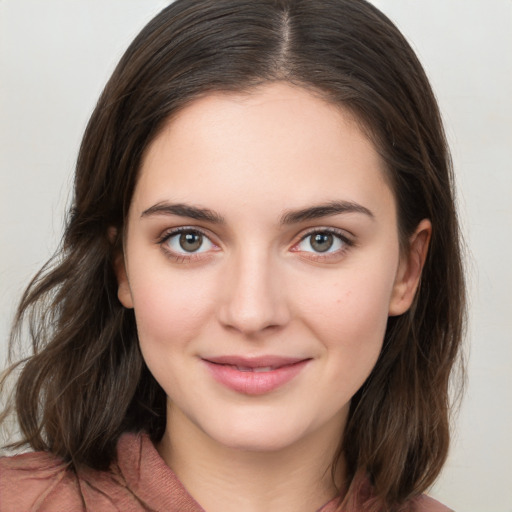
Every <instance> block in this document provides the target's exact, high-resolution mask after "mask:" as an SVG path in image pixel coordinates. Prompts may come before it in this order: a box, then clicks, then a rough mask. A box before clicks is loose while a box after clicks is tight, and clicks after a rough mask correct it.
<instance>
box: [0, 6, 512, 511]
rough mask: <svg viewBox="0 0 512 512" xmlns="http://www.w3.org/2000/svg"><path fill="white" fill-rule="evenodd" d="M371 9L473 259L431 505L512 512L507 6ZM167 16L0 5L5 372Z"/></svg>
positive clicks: (510, 14) (0, 320)
mask: <svg viewBox="0 0 512 512" xmlns="http://www.w3.org/2000/svg"><path fill="white" fill-rule="evenodd" d="M374 3H375V4H376V5H377V6H378V7H380V8H381V9H382V10H383V11H384V12H385V13H386V14H388V16H390V17H391V18H392V19H393V20H394V21H395V22H396V23H397V24H398V26H399V28H400V29H401V30H402V31H403V32H404V34H405V35H406V36H407V37H408V38H409V40H410V41H411V42H412V44H413V46H414V48H415V49H416V51H417V52H418V54H419V56H420V59H421V60H422V62H423V64H424V66H425V68H426V70H427V73H428V74H429V76H430V78H431V81H432V83H433V86H434V89H435V90H436V92H437V95H438V98H439V101H440V104H441V109H442V111H443V114H444V118H445V121H446V126H447V131H448V135H449V139H450V141H451V145H452V150H453V156H454V162H455V167H456V170H457V176H458V184H459V200H460V211H461V216H462V222H463V227H464V232H465V236H466V241H467V245H468V249H469V269H470V292H471V310H470V321H471V323H470V331H469V339H468V346H469V345H471V352H470V359H469V374H468V375H469V384H468V388H467V394H466V398H465V401H464V403H463V407H462V410H461V413H460V415H459V420H458V423H457V427H456V432H455V443H454V446H453V449H452V452H451V456H450V459H449V461H448V464H447V466H446V469H445V471H444V472H443V474H442V476H441V478H440V480H439V482H438V484H437V485H436V486H435V488H434V489H433V495H434V496H436V497H437V498H438V499H440V500H442V501H444V502H445V503H446V504H448V505H450V506H451V507H453V508H454V509H456V510H457V511H459V512H462V511H469V512H512V462H511V461H512V378H511V374H512V334H511V332H512V320H511V319H512V300H511V292H510V290H511V288H512V272H511V268H512V265H511V262H512V237H511V236H510V232H511V229H512V199H511V198H512V170H511V162H512V99H511V96H512V1H510V0H430V1H428V2H427V1H421V2H420V1H418V0H416V1H414V0H374ZM166 4H167V2H166V1H157V0H73V1H71V0H45V1H41V0H0V109H1V110H0V111H1V118H0V173H1V174H0V180H1V181H0V247H1V250H0V310H1V315H0V340H1V342H0V343H1V344H0V367H1V366H2V365H3V364H4V363H3V361H4V359H5V353H6V338H7V332H8V326H9V324H10V321H11V317H12V313H13V311H14V303H15V302H16V301H17V300H18V298H19V296H20V294H21V291H22V289H23V287H24V286H25V285H26V283H27V281H28V279H29V278H30V277H31V276H32V275H33V273H34V272H35V271H36V270H37V269H38V268H39V266H40V265H41V264H42V263H43V262H44V261H45V260H46V259H47V258H48V257H49V256H50V255H51V253H52V251H53V250H54V249H55V247H56V245H57V243H58V240H59V237H60V233H61V230H62V223H63V221H62V218H63V217H62V212H63V211H64V208H65V205H66V204H67V202H68V199H69V186H70V183H71V175H72V170H73V165H74V161H75V158H76V153H77V148H78V144H79V141H80V138H81V135H82V132H83V130H84V128H85V123H86V122H87V119H88V116H89V115H90V113H91V111H92V108H93V106H94V103H95V101H96V99H97V97H98V95H99V93H100V91H101V89H102V87H103V85H104V83H105V81H106V79H107V78H108V76H109V74H110V73H111V71H112V69H113V66H114V65H115V63H116V62H117V60H118V58H119V57H120V56H121V53H122V52H123V50H124V49H125V48H126V46H127V44H128V43H129V42H130V41H131V39H132V38H133V37H134V36H135V34H136V33H137V32H138V31H139V29H140V28H142V26H143V25H144V24H145V23H146V22H147V21H148V20H149V19H150V18H151V17H152V15H154V14H155V13H156V12H157V11H158V10H160V8H162V7H164V6H165V5H166Z"/></svg>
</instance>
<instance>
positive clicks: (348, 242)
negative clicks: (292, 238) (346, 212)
mask: <svg viewBox="0 0 512 512" xmlns="http://www.w3.org/2000/svg"><path fill="white" fill-rule="evenodd" d="M319 234H321V235H332V236H334V237H335V238H336V239H338V240H339V241H340V242H341V243H342V244H343V246H342V248H341V249H338V250H337V251H334V252H325V253H321V252H314V251H300V250H298V249H294V248H295V247H297V246H298V245H299V244H301V243H302V242H303V241H305V240H307V239H308V238H309V237H312V236H313V235H319ZM310 244H311V242H310ZM354 245H355V242H354V240H352V239H351V238H349V237H348V236H347V235H346V233H345V232H344V231H342V230H339V229H335V228H314V229H311V230H310V231H308V232H307V233H305V234H304V235H303V236H302V237H301V239H300V240H299V241H298V242H297V243H296V244H294V246H293V247H292V251H294V252H303V253H307V254H308V255H307V256H304V257H305V258H307V259H310V260H313V261H319V262H324V261H328V260H331V259H338V258H340V257H341V256H343V255H344V254H345V253H346V252H347V251H349V250H350V248H352V247H353V246H354Z"/></svg>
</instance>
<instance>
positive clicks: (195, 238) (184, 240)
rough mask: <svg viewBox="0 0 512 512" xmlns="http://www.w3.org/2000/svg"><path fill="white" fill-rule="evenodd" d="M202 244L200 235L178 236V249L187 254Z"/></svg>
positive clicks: (183, 234)
mask: <svg viewBox="0 0 512 512" xmlns="http://www.w3.org/2000/svg"><path fill="white" fill-rule="evenodd" d="M202 243H203V235H201V233H182V234H181V236H180V247H181V248H182V249H183V250H184V251H187V252H194V251H197V249H199V248H200V247H201V244H202Z"/></svg>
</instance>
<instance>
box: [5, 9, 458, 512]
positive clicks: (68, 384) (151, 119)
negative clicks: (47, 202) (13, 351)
mask: <svg viewBox="0 0 512 512" xmlns="http://www.w3.org/2000/svg"><path fill="white" fill-rule="evenodd" d="M276 80H284V81H288V82H291V83H294V84H296V85H299V86H302V87H306V88H309V89H311V90H313V91H315V92H317V93H320V94H321V95H322V97H324V98H325V99H326V100H328V101H330V102H333V103H335V104H338V105H343V106H344V107H345V108H348V109H349V110H350V111H351V112H353V113H354V114H355V116H356V118H357V119H358V120H359V121H360V122H361V124H362V126H364V128H365V130H366V132H367V133H368V136H369V137H371V139H372V140H373V142H374V143H375V145H376V147H377V149H378V151H379V152H380V154H381V156H382V158H383V160H384V162H385V163H386V167H387V171H388V177H389V181H390V183H391V186H392V188H393V190H394V193H395V197H396V201H397V208H398V217H399V230H400V235H401V243H402V248H403V250H407V239H408V236H409V235H410V234H412V233H413V232H414V230H415V228H416V226H417V225H418V223H419V222H420V220H422V219H424V218H428V219H430V220H431V222H432V226H433V230H432V239H431V244H430V250H429V254H428V257H427V261H426V264H425V267H424V270H423V274H422V280H421V285H420V288H419V290H418V292H417V295H416V297H415V301H414V303H413V306H412V307H411V308H410V310H409V311H408V312H407V313H405V314H403V315H401V316H398V317H391V318H389V322H388V326H387V331H386V335H385V339H384V346H383V350H382V352H381V355H380V358H379V360H378V362H377V364H376V366H375V368H374V370H373V372H372V373H371V375H370V377H369V378H368V379H367V381H366V382H365V384H364V385H363V387H362V388H361V389H360V390H359V391H358V392H357V394H356V395H355V396H354V398H353V399H352V403H351V411H350V416H349V420H348V425H347V427H346V430H345V433H344V436H343V439H342V441H341V443H340V450H339V453H338V454H337V455H336V457H335V460H334V464H333V468H335V466H336V461H338V460H340V457H343V458H344V460H345V461H346V465H347V470H348V483H350V482H354V481H355V480H356V479H355V477H356V475H360V474H364V475H367V476H368V477H369V481H370V482H371V484H372V498H371V499H369V500H367V503H366V505H367V506H368V507H369V508H372V507H373V508H374V509H377V508H378V509H379V510H383V509H384V510H398V508H399V506H400V505H401V504H403V503H405V502H406V501H407V500H408V499H410V498H411V497H413V496H415V495H417V494H419V493H421V492H423V491H424V490H425V489H426V488H427V487H428V486H430V485H431V484H432V482H433V481H434V479H435V478H436V476H437V475H438V474H439V472H440V469H441V467H442V465H443V463H444V461H445V458H446V455H447V450H448V443H449V422H448V420H449V394H448V387H449V378H450V374H451V371H452V367H453V365H454V363H455V362H456V361H457V356H458V352H459V346H460V342H461V338H462V329H463V317H464V283H463V273H462V266H461V257H460V235H459V231H458V223H457V218H456V212H455V207H454V197H453V177H452V171H451V164H450V158H449V153H448V149H447V144H446V140H445V136H444V133H443V128H442V123H441V119H440V114H439V111H438V107H437V104H436V101H435V98H434V95H433V93H432V90H431V88H430V86H429V83H428V80H427V78H426V76H425V73H424V71H423V69H422V67H421V65H420V63H419V62H418V60H417V58H416V56H415V54H414V52H413V51H412V49H411V48H410V46H409V45H408V44H407V42H406V41H405V39H404V38H403V36H402V35H401V34H400V32H399V31H398V30H397V28H396V27H395V26H394V25H393V24H392V23H391V22H390V21H389V20H388V19H387V18H386V17H385V16H384V15H383V14H382V13H381V12H379V11H378V10H377V9H376V8H375V7H373V6H372V5H371V4H369V3H367V2H366V1H364V0H258V1H254V0H177V1H176V2H174V3H172V4H171V5H170V6H169V7H167V8H166V9H164V10H163V11H162V12H161V13H160V14H159V15H158V16H156V17H155V18H154V19H153V20H152V21H151V22H150V23H149V24H148V25H147V26H146V27H145V28H144V29H143V30H142V32H141V33H140V34H139V35H138V36H137V37H136V39H135V40H134V41H133V43H132V44H131V45H130V47H129V48H128V49H127V51H126V53H125V54H124V56H123V57H122V59H121V61H120V63H119V65H118V66H117V68H116V70H115V71H114V73H113V75H112V77H111V79H110V80H109V82H108V84H107V86H106V87H105V90H104V91H103V94H102V95H101V97H100V99H99V102H98V104H97V106H96V108H95V110H94V112H93V114H92V117H91V119H90V121H89V124H88V127H87V129H86V132H85V135H84V138H83V142H82V145H81V149H80V154H79V158H78V162H77V168H76V176H75V184H74V201H73V205H72V209H71V211H70V214H69V218H68V222H67V227H66V231H65V235H64V238H63V242H62V247H61V249H60V251H59V253H58V254H57V256H56V257H55V258H54V259H53V260H52V261H51V262H49V264H47V265H46V266H45V267H44V268H43V269H42V270H41V271H40V272H39V273H38V275H37V276H36V277H35V278H34V280H33V281H32V282H31V284H30V285H29V287H28V289H27V291H26V292H25V294H24V296H23V298H22V301H21V304H20V306H19V310H18V313H17V317H16V321H15V327H14V329H13V335H12V339H11V344H13V343H14V341H15V340H16V339H17V338H19V337H20V333H21V331H22V326H23V325H24V324H25V321H27V324H28V325H29V327H30V331H29V334H30V337H31V340H32V346H33V355H31V356H30V357H28V358H27V359H26V360H24V361H22V362H21V363H18V365H20V366H19V368H21V372H20V375H19V378H18V381H17V384H16V388H15V410H16V412H17V417H18V422H19V426H20V429H21V432H22V436H23V439H22V443H28V444H29V445H30V446H31V447H32V448H34V449H36V450H49V451H51V452H53V453H55V454H57V455H59V456H61V457H63V458H65V459H66V460H68V461H70V463H72V464H73V465H80V464H87V465H89V466H91V467H94V468H106V467H108V465H109V463H110V462H111V461H112V459H113V457H114V454H115V445H116V442H117V440H118V438H119V436H120V435H121V433H123V432H125V431H140V430H146V431H148V432H149V434H150V436H151V438H152V439H153V440H155V441H156V440H159V439H160V438H161V436H162V434H163V431H164V428H165V401H166V396H165V393H164V391H163V390H162V389H161V388H160V386H159V385H158V384H157V383H156V381H155V380H154V378H153V377H152V375H151V374H150V373H149V371H148V369H147V367H146V365H145V363H144V361H143V359H142V356H141V353H140V351H139V347H138V340H137V334H136V328H135V320H134V315H133V311H132V310H126V309H124V308H123V307H122V306H121V304H120V303H119V301H118V300H117V282H116V278H115V275H114V271H113V266H112V260H113V255H114V254H115V251H116V250H119V248H120V247H121V244H122V233H123V228H124V224H125V219H126V214H127V211H128V208H129V205H130V201H131V197H132V194H133V190H134V187H135V184H136V179H137V173H138V170H139V166H140V162H141V158H142V155H143V153H144V151H145V149H146V148H147V147H148V145H149V143H150V142H151V141H152V140H153V139H154V138H155V136H156V135H157V133H158V132H159V130H160V128H161V127H162V125H163V123H164V122H166V121H167V120H168V119H169V118H170V117H172V116H173V115H175V114H176V112H177V111H178V110H179V109H182V108H184V106H186V105H187V104H188V103H189V102H191V101H193V100H194V99H196V98H198V97H199V96H200V95H205V94H207V93H209V92H211V91H241V90H247V89H249V88H251V87H253V86H256V85H258V84H261V83H264V82H268V81H276ZM112 227H114V228H116V231H117V233H119V236H118V237H117V240H115V241H114V243H113V242H112V240H111V239H110V238H109V230H110V229H111V228H112ZM110 232H111V231H110ZM11 371H12V370H11ZM4 416H5V414H4ZM333 475H334V469H333Z"/></svg>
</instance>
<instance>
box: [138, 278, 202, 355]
mask: <svg viewBox="0 0 512 512" xmlns="http://www.w3.org/2000/svg"><path fill="white" fill-rule="evenodd" d="M155 275H156V276H157V278H155ZM141 277H143V276H141ZM132 292H133V297H134V310H135V317H136V320H137V330H138V333H139V340H140V345H141V349H142V350H143V352H145V353H148V352H150V351H151V352H153V351H159V350H168V349H170V348H178V347H180V346H186V344H187V343H188V342H189V341H190V340H192V339H194V338H195V337H197V335H198V333H199V331H200V330H201V328H202V327H203V326H204V325H205V322H206V317H208V316H209V313H210V311H211V304H212V301H211V299H210V298H211V293H209V292H208V290H207V283H206V282H204V281H203V282H202V283H201V280H200V279H197V276H194V278H193V279H191V276H189V275H187V274H186V273H185V275H183V274H179V273H178V274H177V273H174V274H173V275H169V273H168V272H167V273H166V272H165V271H163V272H161V273H158V272H156V273H152V275H147V276H146V277H145V278H142V279H137V281H135V282H134V283H132ZM148 355H150V354H148Z"/></svg>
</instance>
